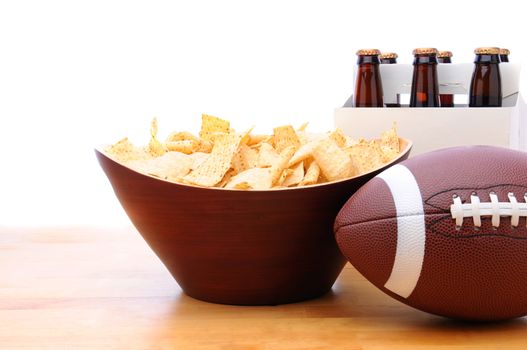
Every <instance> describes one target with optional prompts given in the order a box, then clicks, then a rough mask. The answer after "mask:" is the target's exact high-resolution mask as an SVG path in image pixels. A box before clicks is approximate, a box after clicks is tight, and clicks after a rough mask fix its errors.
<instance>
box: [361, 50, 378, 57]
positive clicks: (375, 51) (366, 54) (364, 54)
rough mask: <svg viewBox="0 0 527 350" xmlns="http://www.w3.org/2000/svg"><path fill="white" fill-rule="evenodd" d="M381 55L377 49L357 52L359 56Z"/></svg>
mask: <svg viewBox="0 0 527 350" xmlns="http://www.w3.org/2000/svg"><path fill="white" fill-rule="evenodd" d="M380 54H381V52H380V51H379V50H377V49H361V50H359V51H357V56H377V55H380Z"/></svg>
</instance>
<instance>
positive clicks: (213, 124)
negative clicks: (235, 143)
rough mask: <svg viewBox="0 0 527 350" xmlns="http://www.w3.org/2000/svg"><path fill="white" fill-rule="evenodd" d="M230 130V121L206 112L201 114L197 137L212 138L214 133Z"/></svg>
mask: <svg viewBox="0 0 527 350" xmlns="http://www.w3.org/2000/svg"><path fill="white" fill-rule="evenodd" d="M229 132H230V123H229V122H228V121H226V120H223V119H221V118H218V117H214V116H212V115H208V114H202V115H201V131H200V132H199V137H201V138H202V139H203V140H209V141H211V140H213V136H214V134H217V133H225V134H228V133H229Z"/></svg>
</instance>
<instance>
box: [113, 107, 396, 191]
mask: <svg viewBox="0 0 527 350" xmlns="http://www.w3.org/2000/svg"><path fill="white" fill-rule="evenodd" d="M306 126H307V124H304V125H303V126H301V127H300V128H298V129H296V130H295V129H294V128H293V127H292V126H290V125H286V126H280V127H277V128H274V133H273V134H272V135H258V134H252V133H251V131H252V129H251V130H248V131H247V132H245V133H237V132H235V131H234V130H233V129H231V126H230V123H229V122H228V121H226V120H223V119H220V118H217V117H213V116H210V115H206V114H203V115H202V125H201V131H200V132H199V136H195V135H193V134H191V133H189V132H185V131H183V132H174V133H172V134H170V135H169V136H168V138H167V139H166V140H165V141H164V142H161V141H159V140H158V139H157V120H156V119H155V118H154V120H153V121H152V125H151V128H150V133H151V139H150V142H149V144H148V146H146V147H136V146H134V145H133V144H132V143H131V142H130V141H129V140H128V139H127V138H125V139H123V140H121V141H119V142H117V143H116V144H115V145H113V146H110V147H108V148H107V149H106V150H105V151H106V153H107V154H108V155H110V156H111V157H113V158H114V159H115V160H117V161H119V162H121V163H123V164H125V165H127V166H129V167H131V168H132V169H134V170H137V171H139V172H142V173H145V174H149V175H153V176H156V177H159V178H162V179H165V180H168V181H173V182H177V183H183V184H191V185H197V186H204V187H220V188H228V189H240V190H268V189H276V188H287V187H296V186H307V185H314V184H320V183H324V182H329V181H335V180H342V179H346V178H350V177H353V176H357V175H360V174H363V173H366V172H368V171H370V170H373V169H376V168H379V167H380V166H382V165H383V164H386V163H388V162H390V161H391V160H392V159H394V158H395V157H396V156H397V155H398V154H399V138H398V136H397V132H396V130H395V126H394V127H393V128H392V129H391V130H388V131H386V132H384V133H383V134H382V135H381V138H380V139H378V140H372V141H367V140H364V139H360V140H358V141H354V140H352V139H350V138H349V137H348V136H346V135H344V133H343V132H342V131H341V130H340V129H336V130H335V131H332V132H329V133H325V134H310V133H307V132H306V130H305V129H306Z"/></svg>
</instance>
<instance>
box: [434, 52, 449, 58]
mask: <svg viewBox="0 0 527 350" xmlns="http://www.w3.org/2000/svg"><path fill="white" fill-rule="evenodd" d="M452 56H453V55H452V51H439V52H438V53H437V57H438V58H450V57H452Z"/></svg>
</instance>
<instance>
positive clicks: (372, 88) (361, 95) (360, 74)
mask: <svg viewBox="0 0 527 350" xmlns="http://www.w3.org/2000/svg"><path fill="white" fill-rule="evenodd" d="M379 54H380V52H379V50H376V49H369V50H359V51H357V56H358V59H357V64H358V66H359V68H358V69H357V77H356V80H355V94H354V95H353V106H354V107H384V103H383V98H382V81H381V74H380V72H379Z"/></svg>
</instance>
